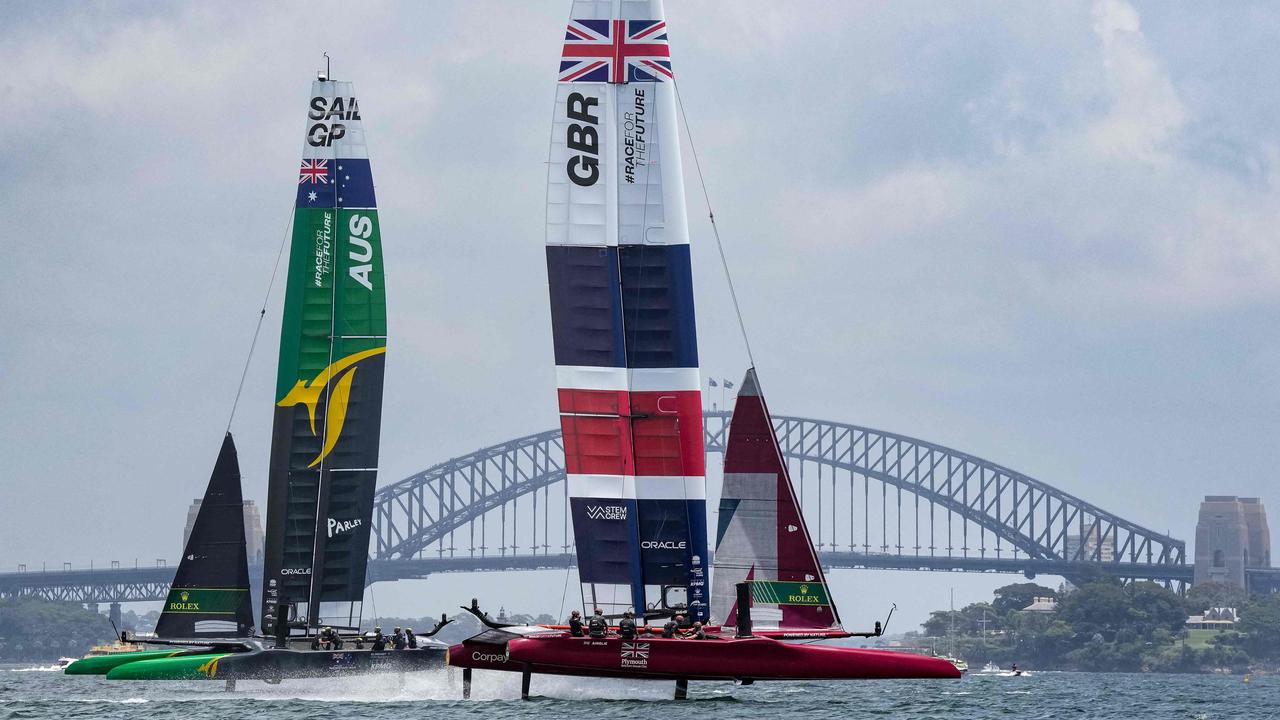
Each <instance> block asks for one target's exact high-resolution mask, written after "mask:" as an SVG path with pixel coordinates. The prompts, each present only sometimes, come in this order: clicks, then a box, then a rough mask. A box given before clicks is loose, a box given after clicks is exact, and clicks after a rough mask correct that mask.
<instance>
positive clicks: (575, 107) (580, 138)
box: [565, 92, 600, 187]
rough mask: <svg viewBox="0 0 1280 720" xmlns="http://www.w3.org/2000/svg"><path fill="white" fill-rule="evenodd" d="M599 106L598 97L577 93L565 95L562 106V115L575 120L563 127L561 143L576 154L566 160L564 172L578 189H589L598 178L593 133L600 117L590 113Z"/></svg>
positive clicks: (596, 137)
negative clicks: (563, 112)
mask: <svg viewBox="0 0 1280 720" xmlns="http://www.w3.org/2000/svg"><path fill="white" fill-rule="evenodd" d="M599 104H600V98H594V97H587V96H586V95H583V94H582V93H577V92H575V93H569V99H568V101H567V102H566V103H565V109H566V113H565V114H566V116H567V117H568V118H569V120H573V121H576V122H570V123H569V126H568V127H567V128H565V144H566V145H568V146H569V149H570V150H572V151H575V152H576V153H577V154H576V155H573V156H571V157H570V158H569V162H568V163H567V164H566V165H565V171H566V172H568V173H569V179H570V180H572V181H573V184H574V185H579V186H581V187H591V186H592V185H595V184H596V181H598V180H599V179H600V135H599V133H597V132H596V126H597V125H599V124H600V118H599V117H597V116H596V115H593V114H592V112H591V108H593V107H595V106H596V105H599Z"/></svg>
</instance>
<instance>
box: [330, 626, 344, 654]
mask: <svg viewBox="0 0 1280 720" xmlns="http://www.w3.org/2000/svg"><path fill="white" fill-rule="evenodd" d="M329 646H330V647H332V648H333V649H334V650H341V649H342V636H341V635H339V634H338V631H337V630H334V629H333V628H329Z"/></svg>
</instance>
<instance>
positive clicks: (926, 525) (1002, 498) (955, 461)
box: [373, 412, 1186, 577]
mask: <svg viewBox="0 0 1280 720" xmlns="http://www.w3.org/2000/svg"><path fill="white" fill-rule="evenodd" d="M729 417H730V413H728V412H708V413H706V415H705V417H704V430H705V433H706V447H707V452H708V453H717V454H723V452H724V447H725V439H726V435H727V430H728V422H729ZM774 426H775V430H776V431H777V433H778V439H779V442H780V444H781V446H782V449H783V453H784V454H785V455H786V457H787V459H788V461H789V463H791V466H792V477H793V479H794V480H796V482H797V485H798V486H799V488H798V489H799V490H800V495H801V498H802V504H803V505H804V510H805V515H806V518H808V519H810V521H811V522H810V523H809V526H810V529H811V530H815V529H816V532H815V538H814V539H815V543H816V544H817V545H818V546H819V548H818V549H819V550H820V551H822V552H826V553H831V554H838V552H839V551H840V549H841V548H845V547H847V548H848V551H849V553H850V554H856V555H859V556H861V557H863V558H864V559H865V558H866V557H869V556H897V557H899V558H907V560H906V564H907V565H910V564H911V562H913V561H912V560H910V558H919V559H920V561H921V564H922V566H924V565H925V564H927V562H926V561H929V562H931V561H934V560H936V559H937V558H939V557H948V558H956V559H958V560H964V561H969V560H974V561H981V560H986V559H991V560H999V559H1002V558H1010V559H1016V558H1022V559H1024V560H1027V561H1031V560H1034V561H1037V562H1036V566H1037V567H1041V568H1050V567H1053V566H1055V565H1061V566H1062V567H1063V568H1075V569H1076V570H1079V568H1080V567H1081V565H1082V564H1093V565H1099V566H1107V565H1130V566H1142V567H1145V568H1161V567H1168V566H1183V565H1185V563H1186V549H1185V544H1184V543H1183V542H1182V541H1180V540H1176V539H1174V538H1172V537H1169V536H1167V535H1164V534H1161V533H1157V532H1154V531H1152V530H1149V529H1147V528H1144V527H1142V526H1140V525H1138V524H1136V523H1133V522H1130V521H1128V520H1125V519H1124V518H1121V517H1119V516H1118V515H1115V514H1114V513H1111V512H1108V511H1106V510H1103V509H1102V508H1100V507H1098V506H1096V505H1093V504H1091V503H1088V502H1086V501H1084V500H1081V499H1080V498H1077V497H1075V496H1073V495H1071V494H1068V493H1065V492H1063V491H1061V490H1058V489H1057V488H1054V487H1052V486H1050V485H1048V484H1047V483H1044V482H1042V481H1039V480H1036V479H1034V478H1031V477H1029V476H1027V475H1025V474H1023V473H1019V472H1017V471H1014V470H1012V469H1009V468H1007V467H1004V466H1001V465H999V464H996V463H993V462H990V461H987V460H984V459H982V458H979V457H976V456H973V455H970V454H967V453H963V452H960V451H957V450H953V449H951V448H947V447H944V446H941V445H938V444H935V443H930V442H926V441H923V440H919V439H916V438H911V437H908V436H905V435H900V434H896V433H889V432H884V431H881V430H875V429H872V428H866V427H861V426H857V425H850V424H847V423H836V422H829V421H824V420H816V419H811V418H802V417H791V416H778V417H775V418H774ZM815 472H816V474H817V479H816V481H810V482H809V483H807V482H806V481H807V480H808V478H807V477H806V473H807V475H808V476H810V477H811V476H812V475H813V474H814V473H815ZM563 481H564V467H563V446H562V444H561V439H560V431H559V430H550V431H547V432H542V433H536V434H533V435H526V436H524V437H520V438H516V439H514V440H509V441H507V442H504V443H499V444H496V445H492V446H489V447H486V448H482V449H480V450H476V451H475V452H472V453H469V454H467V455H463V456H460V457H455V458H451V459H449V460H447V461H445V462H442V463H438V464H436V465H433V466H432V467H430V468H427V469H426V470H423V471H422V472H420V473H416V474H414V475H412V476H410V477H408V478H405V479H403V480H401V481H399V482H397V483H394V484H392V485H388V486H386V487H383V488H381V489H380V490H379V491H378V492H377V495H376V497H375V507H374V528H373V535H374V538H375V541H374V547H373V556H374V558H375V559H377V560H386V561H395V560H407V559H412V558H423V557H431V556H435V557H438V558H454V557H459V556H462V557H468V556H469V557H472V558H490V557H493V556H498V557H513V558H514V557H516V556H525V557H528V556H530V555H533V556H536V555H539V554H541V555H547V556H550V555H552V554H553V550H554V554H556V555H558V556H563V555H564V554H566V553H570V552H571V551H572V539H571V537H572V532H571V530H570V528H569V523H568V518H567V515H566V514H565V513H564V505H565V498H564V491H565V484H564V482H563ZM859 481H861V490H862V498H861V502H859V499H858V497H857V491H858V489H859V488H858V485H859ZM873 483H874V485H873ZM553 487H556V488H557V489H558V492H555V493H553V492H552V489H553ZM873 487H874V488H875V489H876V490H877V491H878V492H877V493H876V494H877V495H878V499H879V501H880V503H879V504H880V507H879V512H878V514H877V515H873V513H872V511H873V502H872V500H873V493H872V488H873ZM815 490H816V491H815ZM904 494H905V496H906V498H907V505H906V506H905V508H904V505H903V498H904ZM891 496H893V497H894V503H893V507H892V509H891V507H890V504H889V498H890V497H891ZM521 502H523V503H524V507H523V508H521V507H520V503H521ZM845 507H847V509H848V512H847V514H844V513H838V512H837V508H845ZM858 510H861V512H862V515H863V517H862V522H859V521H858V518H856V514H857V511H858ZM540 517H541V526H539V518H540ZM553 518H554V520H555V522H553ZM828 519H829V520H830V522H824V521H825V520H828ZM846 519H847V522H846ZM491 522H492V523H494V524H496V525H497V526H498V530H497V531H496V532H497V534H498V540H497V544H496V545H494V544H492V540H493V534H492V533H491V531H490V530H489V524H490V523H491ZM521 522H523V523H524V528H523V531H522V530H521V527H520V524H521ZM477 526H479V528H478V534H477ZM858 529H861V530H862V531H863V534H862V538H861V540H862V542H856V540H857V539H858V538H857V537H856V534H857V533H856V530H858ZM873 529H875V530H878V531H879V533H878V534H879V538H878V540H879V542H873V538H872V532H873ZM891 531H892V532H891ZM904 531H906V537H905V538H904ZM459 534H463V535H465V537H462V538H459ZM940 536H941V537H940ZM508 538H510V540H511V543H510V544H508V542H507V541H508ZM460 543H461V544H462V545H463V546H462V547H459V544H460ZM477 543H478V544H477ZM904 543H905V544H904ZM859 547H860V548H861V552H860V553H859V552H858V548H859ZM522 548H523V552H521V550H522ZM828 548H829V549H828ZM548 559H550V557H549V558H548ZM883 560H884V558H883V557H881V559H880V561H883ZM872 562H873V564H874V563H875V562H878V561H876V560H874V558H873V561H872ZM1041 571H1045V570H1041ZM1147 576H1152V577H1154V576H1156V575H1155V574H1149V575H1147Z"/></svg>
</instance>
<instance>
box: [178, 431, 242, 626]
mask: <svg viewBox="0 0 1280 720" xmlns="http://www.w3.org/2000/svg"><path fill="white" fill-rule="evenodd" d="M252 634H253V602H252V600H251V599H250V597H249V559H248V557H247V556H246V554H245V537H244V501H243V498H242V497H241V492H240V463H239V461H238V460H237V458H236V445H235V442H234V441H233V440H232V439H231V433H227V434H226V437H224V438H223V440H222V449H221V450H220V451H219V452H218V460H217V462H215V463H214V465H213V474H212V475H210V476H209V486H208V487H207V488H206V489H205V491H204V499H203V500H201V501H200V510H199V512H198V513H197V514H196V521H195V523H194V524H193V525H192V527H191V535H190V537H188V538H187V545H186V547H184V548H183V550H182V561H181V562H180V563H179V564H178V572H177V574H176V575H175V576H174V578H173V585H172V586H171V587H170V589H169V596H168V597H167V598H166V599H165V601H164V608H163V609H162V610H161V611H160V620H159V621H158V622H157V623H156V636H157V637H162V638H198V637H221V638H236V637H249V636H251V635H252Z"/></svg>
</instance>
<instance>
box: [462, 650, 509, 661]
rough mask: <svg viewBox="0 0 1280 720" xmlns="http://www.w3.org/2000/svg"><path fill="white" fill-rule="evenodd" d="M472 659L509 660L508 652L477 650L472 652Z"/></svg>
mask: <svg viewBox="0 0 1280 720" xmlns="http://www.w3.org/2000/svg"><path fill="white" fill-rule="evenodd" d="M471 659H472V660H476V661H478V662H491V663H503V662H506V661H507V654H506V653H505V652H502V653H487V652H480V651H479V650H477V651H475V652H473V653H471Z"/></svg>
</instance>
